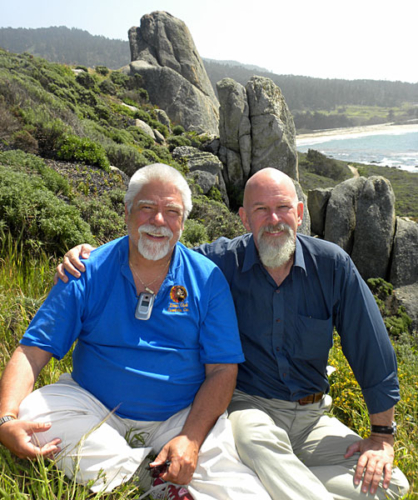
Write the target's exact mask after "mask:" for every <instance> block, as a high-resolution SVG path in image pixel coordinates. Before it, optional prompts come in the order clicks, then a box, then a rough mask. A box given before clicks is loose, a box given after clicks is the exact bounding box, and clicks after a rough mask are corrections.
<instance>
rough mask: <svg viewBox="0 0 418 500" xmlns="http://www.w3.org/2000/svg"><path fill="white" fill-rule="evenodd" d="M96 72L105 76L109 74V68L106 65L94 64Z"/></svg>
mask: <svg viewBox="0 0 418 500" xmlns="http://www.w3.org/2000/svg"><path fill="white" fill-rule="evenodd" d="M96 73H99V75H103V76H107V75H108V74H109V69H108V68H107V67H106V66H96Z"/></svg>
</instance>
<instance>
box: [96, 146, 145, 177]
mask: <svg viewBox="0 0 418 500" xmlns="http://www.w3.org/2000/svg"><path fill="white" fill-rule="evenodd" d="M105 150H106V154H107V156H108V158H109V160H110V163H111V164H112V165H113V166H115V167H118V168H120V169H121V170H122V171H123V172H125V174H127V175H129V176H131V175H133V174H134V173H135V172H136V171H137V170H138V168H141V167H144V166H145V165H149V164H150V163H152V162H150V161H149V160H147V158H145V156H143V155H142V154H141V153H140V152H139V151H138V150H137V149H136V148H134V147H133V146H128V145H125V144H109V145H106V146H105Z"/></svg>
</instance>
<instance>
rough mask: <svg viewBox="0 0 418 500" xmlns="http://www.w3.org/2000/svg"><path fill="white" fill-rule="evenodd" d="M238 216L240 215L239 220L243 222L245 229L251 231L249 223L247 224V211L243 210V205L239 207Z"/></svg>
mask: <svg viewBox="0 0 418 500" xmlns="http://www.w3.org/2000/svg"><path fill="white" fill-rule="evenodd" d="M238 213H239V216H240V217H241V221H242V223H243V224H244V227H245V229H246V230H247V231H248V232H249V233H251V228H250V225H249V224H248V217H247V212H246V211H245V208H244V207H240V209H239V211H238Z"/></svg>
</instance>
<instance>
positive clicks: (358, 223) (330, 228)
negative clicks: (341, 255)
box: [312, 176, 395, 279]
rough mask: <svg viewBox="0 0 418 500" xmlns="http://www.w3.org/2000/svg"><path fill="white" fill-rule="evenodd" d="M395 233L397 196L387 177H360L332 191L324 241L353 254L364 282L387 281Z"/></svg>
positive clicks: (339, 185)
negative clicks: (375, 279)
mask: <svg viewBox="0 0 418 500" xmlns="http://www.w3.org/2000/svg"><path fill="white" fill-rule="evenodd" d="M318 215H319V214H315V216H312V217H313V218H316V217H317V216H318ZM394 230H395V195H394V193H393V190H392V186H391V185H390V182H389V181H387V180H386V179H385V178H383V177H379V176H374V177H370V178H368V179H366V178H364V177H357V178H353V179H349V180H347V181H344V182H342V183H341V184H338V185H337V186H336V187H335V188H334V189H333V190H332V192H331V195H330V198H329V201H328V204H327V209H326V216H325V233H324V238H325V239H326V240H328V241H332V242H333V243H336V244H337V245H339V246H340V247H341V248H343V249H344V250H345V251H346V252H347V253H349V254H350V255H351V258H352V259H353V261H354V263H355V264H356V266H357V268H358V270H359V271H360V273H361V275H362V276H363V278H364V279H368V278H383V279H388V275H389V260H390V254H391V249H392V242H393V235H394Z"/></svg>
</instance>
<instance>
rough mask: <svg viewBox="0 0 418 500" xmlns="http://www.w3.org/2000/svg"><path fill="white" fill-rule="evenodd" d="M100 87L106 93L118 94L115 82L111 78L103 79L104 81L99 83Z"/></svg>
mask: <svg viewBox="0 0 418 500" xmlns="http://www.w3.org/2000/svg"><path fill="white" fill-rule="evenodd" d="M99 89H100V90H101V91H102V92H103V93H104V94H109V95H115V94H116V87H115V85H114V83H113V82H112V81H111V80H109V79H106V80H103V81H102V82H100V83H99Z"/></svg>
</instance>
